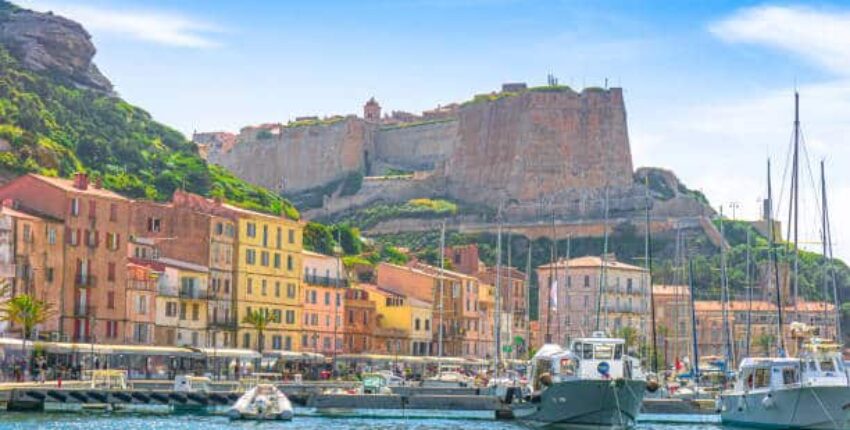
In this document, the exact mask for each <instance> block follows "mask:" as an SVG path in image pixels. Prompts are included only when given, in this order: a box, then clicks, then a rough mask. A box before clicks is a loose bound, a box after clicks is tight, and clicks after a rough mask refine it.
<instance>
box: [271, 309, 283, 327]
mask: <svg viewBox="0 0 850 430" xmlns="http://www.w3.org/2000/svg"><path fill="white" fill-rule="evenodd" d="M272 320H273V321H274V322H276V323H278V324H280V323H281V322H283V318H282V313H281V311H280V309H275V310H274V311H272Z"/></svg>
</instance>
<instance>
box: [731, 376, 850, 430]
mask: <svg viewBox="0 0 850 430" xmlns="http://www.w3.org/2000/svg"><path fill="white" fill-rule="evenodd" d="M768 395H769V397H768ZM720 418H721V420H722V422H723V424H727V425H732V426H739V427H753V428H762V429H813V430H834V429H850V387H846V386H827V387H824V386H814V387H792V388H786V389H781V390H773V391H771V392H769V393H766V392H759V393H733V394H724V395H723V396H721V397H720Z"/></svg>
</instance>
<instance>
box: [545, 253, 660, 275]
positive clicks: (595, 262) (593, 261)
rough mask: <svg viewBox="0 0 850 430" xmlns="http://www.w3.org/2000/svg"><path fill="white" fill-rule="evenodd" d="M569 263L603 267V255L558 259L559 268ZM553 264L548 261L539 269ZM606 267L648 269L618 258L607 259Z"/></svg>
mask: <svg viewBox="0 0 850 430" xmlns="http://www.w3.org/2000/svg"><path fill="white" fill-rule="evenodd" d="M567 264H569V267H571V268H580V267H591V268H593V267H602V257H597V256H595V255H588V256H584V257H578V258H573V259H570V260H569V261H567V260H564V259H560V260H558V262H557V264H556V266H557V268H559V269H560V268H562V267H566V266H567ZM552 266H553V264H552V263H547V264H544V265H541V266H539V267H538V269H551V268H552ZM605 267H607V268H609V269H619V270H633V271H640V272H645V271H646V269H644V268H643V267H638V266H633V265H631V264H626V263H622V262H619V261H616V260H606V261H605Z"/></svg>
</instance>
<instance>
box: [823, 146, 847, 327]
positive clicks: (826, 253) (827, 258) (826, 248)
mask: <svg viewBox="0 0 850 430" xmlns="http://www.w3.org/2000/svg"><path fill="white" fill-rule="evenodd" d="M820 183H821V201H822V204H823V209H822V216H823V258H824V262H825V263H826V264H825V267H826V273H825V274H824V278H826V280H824V289H825V291H824V300H826V299H827V297H828V294H829V290H828V288H827V282H828V281H831V282H832V301H833V306H835V309H833V314H834V319H835V321H834V324H835V339H836V341H838V342H839V343H843V342H842V337H841V319H840V314H839V310H838V286H837V284H836V282H835V270H834V269H833V267H832V228H831V226H830V223H829V204H828V200H827V198H826V169H825V168H824V162H823V160H821V162H820Z"/></svg>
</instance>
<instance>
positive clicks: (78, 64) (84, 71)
mask: <svg viewBox="0 0 850 430" xmlns="http://www.w3.org/2000/svg"><path fill="white" fill-rule="evenodd" d="M0 44H2V45H3V47H5V48H6V49H7V50H9V52H10V53H11V54H12V55H13V56H15V58H17V59H18V61H20V62H21V64H22V65H23V66H24V67H26V68H27V69H30V70H32V71H35V72H47V73H51V74H53V75H54V76H56V77H58V78H61V79H63V80H66V81H68V82H70V83H72V84H75V85H78V86H81V87H85V88H89V89H93V90H97V91H102V92H111V91H112V83H110V82H109V80H108V79H107V78H106V77H105V76H103V75H102V74H101V73H100V71H99V70H98V69H97V66H95V65H94V63H93V62H92V58H93V57H94V54H95V52H96V50H95V47H94V44H92V42H91V36H90V35H89V33H88V32H87V31H86V30H85V29H84V28H83V26H81V25H80V24H78V23H76V22H74V21H71V20H69V19H67V18H63V17H61V16H57V15H53V14H52V13H40V12H33V11H30V10H26V9H21V8H18V7H16V6H14V5H11V4H9V3H7V2H3V1H0Z"/></svg>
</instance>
